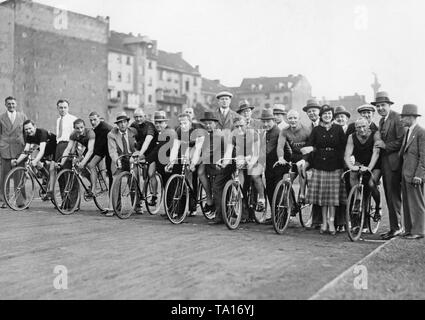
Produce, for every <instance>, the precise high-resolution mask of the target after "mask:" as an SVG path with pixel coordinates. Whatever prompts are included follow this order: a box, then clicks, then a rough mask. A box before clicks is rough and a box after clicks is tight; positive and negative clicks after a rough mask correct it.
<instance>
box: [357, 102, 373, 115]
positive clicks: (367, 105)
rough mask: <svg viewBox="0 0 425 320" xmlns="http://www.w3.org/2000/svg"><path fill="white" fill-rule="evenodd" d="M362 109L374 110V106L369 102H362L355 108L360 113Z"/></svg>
mask: <svg viewBox="0 0 425 320" xmlns="http://www.w3.org/2000/svg"><path fill="white" fill-rule="evenodd" d="M363 111H372V112H376V108H375V106H373V105H371V104H364V105H362V106H360V107H358V108H357V112H358V113H362V112H363Z"/></svg>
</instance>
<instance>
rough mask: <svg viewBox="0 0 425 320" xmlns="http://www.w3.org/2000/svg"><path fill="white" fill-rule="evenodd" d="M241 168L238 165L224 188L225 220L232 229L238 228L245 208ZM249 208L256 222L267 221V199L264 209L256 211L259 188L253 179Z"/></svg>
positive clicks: (249, 193) (248, 192)
mask: <svg viewBox="0 0 425 320" xmlns="http://www.w3.org/2000/svg"><path fill="white" fill-rule="evenodd" d="M235 160H236V158H229V159H220V160H219V161H218V163H219V164H220V163H222V162H223V161H235ZM240 170H241V169H240V168H238V167H237V166H236V170H235V172H234V173H233V175H232V179H231V180H229V181H228V182H227V183H226V185H225V186H224V189H223V198H222V208H223V212H222V214H223V221H224V223H225V225H226V227H227V228H228V229H230V230H236V229H237V228H238V227H239V225H240V222H241V220H242V210H243V199H244V194H243V186H242V184H241V182H240V179H239V173H240ZM246 197H247V202H246V205H247V206H248V207H247V210H248V211H249V215H252V216H253V217H254V220H255V222H256V223H259V224H261V223H264V222H265V221H266V212H267V199H266V203H265V208H264V211H263V212H261V213H258V212H257V211H256V206H257V198H258V194H257V190H256V188H255V186H254V184H253V182H252V181H251V183H250V185H249V187H248V190H247V195H246Z"/></svg>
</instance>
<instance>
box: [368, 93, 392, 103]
mask: <svg viewBox="0 0 425 320" xmlns="http://www.w3.org/2000/svg"><path fill="white" fill-rule="evenodd" d="M375 100H376V101H375V102H371V103H370V104H372V105H374V106H376V105H377V104H378V103H388V104H394V102H392V101H391V100H390V98H389V97H388V93H387V92H384V91H381V92H378V93H377V94H376V99H375Z"/></svg>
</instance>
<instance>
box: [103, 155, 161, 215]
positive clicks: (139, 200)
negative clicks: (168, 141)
mask: <svg viewBox="0 0 425 320" xmlns="http://www.w3.org/2000/svg"><path fill="white" fill-rule="evenodd" d="M124 158H127V159H132V160H133V161H130V170H129V171H123V172H121V173H120V174H119V175H118V176H117V177H116V178H115V179H114V182H113V184H112V191H111V196H112V208H113V210H114V212H115V213H116V215H117V216H118V218H120V219H128V218H130V217H131V215H132V214H133V212H134V211H135V210H136V207H137V205H139V206H142V204H143V203H144V204H145V207H146V209H147V211H148V212H149V214H150V215H156V214H157V213H158V212H159V210H160V209H161V203H162V198H163V196H164V194H163V183H162V178H161V175H160V174H159V173H157V172H156V173H155V179H156V182H157V190H156V192H154V191H153V187H152V181H151V178H149V177H148V167H149V163H147V162H146V161H144V160H139V156H133V155H122V156H120V157H119V158H118V160H117V167H118V164H119V162H121V160H122V159H124ZM136 169H139V170H136ZM117 196H118V198H117ZM154 196H156V197H157V199H156V201H155V203H154V204H152V203H153V197H154Z"/></svg>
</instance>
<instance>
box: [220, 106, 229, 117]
mask: <svg viewBox="0 0 425 320" xmlns="http://www.w3.org/2000/svg"><path fill="white" fill-rule="evenodd" d="M229 110H230V108H227V109H223V108H220V113H221V114H222V115H223V117H224V118H226V117H227V114H228V113H229Z"/></svg>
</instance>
